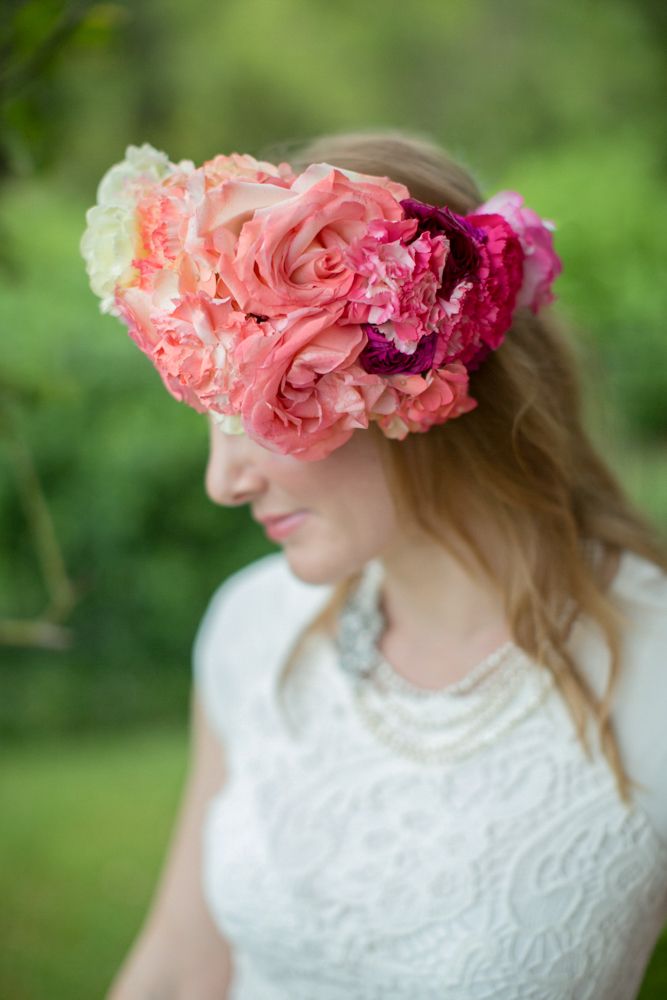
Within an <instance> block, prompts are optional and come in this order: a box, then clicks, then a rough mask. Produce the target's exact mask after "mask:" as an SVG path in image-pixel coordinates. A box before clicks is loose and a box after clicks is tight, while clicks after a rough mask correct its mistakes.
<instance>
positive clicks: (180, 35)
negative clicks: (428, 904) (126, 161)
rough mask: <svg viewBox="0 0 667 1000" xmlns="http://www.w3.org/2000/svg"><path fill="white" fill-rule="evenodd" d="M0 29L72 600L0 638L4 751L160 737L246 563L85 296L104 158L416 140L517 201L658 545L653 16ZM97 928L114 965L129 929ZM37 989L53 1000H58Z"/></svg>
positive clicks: (27, 380) (15, 264)
mask: <svg viewBox="0 0 667 1000" xmlns="http://www.w3.org/2000/svg"><path fill="white" fill-rule="evenodd" d="M0 15H1V16H0V265H1V271H0V336H1V342H2V350H1V353H0V393H3V392H4V393H6V394H10V395H11V397H12V398H13V399H18V400H19V406H20V411H19V412H20V419H21V426H22V428H23V432H24V435H25V438H26V440H27V441H28V443H29V446H30V449H31V451H32V454H33V456H34V460H35V463H36V467H37V470H38V473H39V476H40V478H41V482H42V485H43V488H44V492H45V495H46V498H47V500H48V503H49V506H50V509H51V513H52V516H53V519H54V522H55V528H56V531H57V535H58V538H59V540H60V543H61V546H62V549H63V554H64V557H65V562H66V565H67V567H68V571H69V574H70V576H71V578H72V580H73V582H74V585H75V587H76V590H77V593H78V601H77V604H76V606H75V609H74V611H73V613H72V615H71V619H70V621H69V622H68V624H69V625H71V628H72V630H73V635H74V642H73V645H72V646H71V648H69V649H67V650H64V651H60V652H55V651H46V650H39V649H30V648H18V647H16V648H13V647H9V646H5V647H3V646H0V735H2V736H3V737H5V738H6V739H9V738H12V739H13V740H14V741H15V742H16V743H17V747H16V750H15V752H16V753H17V754H20V753H21V750H20V743H22V742H23V741H24V738H25V737H27V736H28V737H32V735H33V734H35V733H40V734H42V735H48V734H59V733H60V734H62V733H70V734H74V733H76V734H82V738H83V737H85V733H86V731H88V732H89V733H91V734H92V733H94V732H98V733H99V731H100V730H101V729H104V728H105V727H106V728H108V729H109V730H113V731H114V732H118V730H119V727H127V728H130V727H138V726H140V725H141V726H143V725H145V724H146V723H149V722H150V723H158V724H161V723H173V724H175V725H176V726H178V727H182V726H183V725H184V723H185V715H186V704H187V697H188V692H189V688H190V682H191V673H190V648H191V642H192V637H193V634H194V630H195V628H196V625H197V622H198V620H199V618H200V616H201V614H202V612H203V609H204V606H205V604H206V601H207V599H208V597H209V595H210V593H211V592H212V590H213V588H214V587H215V585H216V584H217V583H218V582H219V581H220V580H222V579H223V578H224V577H225V576H226V575H227V574H228V573H229V572H230V571H232V570H233V569H235V568H236V567H238V566H240V565H242V564H244V563H246V562H247V561H248V560H250V559H252V558H255V557H256V556H258V555H260V554H262V553H263V552H266V551H268V550H269V549H270V548H271V546H270V545H269V544H268V543H267V542H266V540H265V539H264V538H263V536H262V535H261V534H260V533H259V531H258V529H257V528H256V526H254V525H253V524H252V523H251V522H250V520H249V518H248V515H247V512H245V511H242V510H221V509H217V508H215V507H214V506H213V505H212V504H211V503H210V502H209V501H208V500H207V498H206V497H205V494H204V490H203V474H204V466H205V461H206V448H207V441H206V425H205V421H204V418H203V417H201V416H200V415H198V414H196V413H194V412H193V411H190V410H189V409H187V408H186V407H184V406H178V405H177V404H176V403H174V401H173V400H172V399H171V398H170V397H169V396H168V395H167V393H166V392H165V391H164V389H163V387H162V385H161V383H160V380H159V377H158V376H157V374H156V373H155V372H154V371H153V369H152V368H151V366H150V364H149V363H148V362H147V361H146V359H144V358H143V357H142V356H141V355H140V354H139V352H138V351H137V349H136V348H135V346H134V345H133V344H132V343H131V342H130V341H129V338H127V336H126V335H125V333H124V330H123V328H122V327H121V326H120V324H119V323H118V322H117V321H115V320H113V319H112V318H109V317H104V316H101V315H100V313H99V311H98V308H97V300H96V299H95V297H94V296H93V295H92V293H91V292H90V291H89V289H88V286H87V279H86V275H85V271H84V266H83V262H82V260H81V258H80V256H79V252H78V241H79V238H80V236H81V233H82V231H83V228H84V224H85V223H84V214H85V210H86V208H87V207H88V206H90V205H91V204H93V202H94V199H95V187H96V184H97V182H98V181H99V179H100V177H101V176H102V174H103V173H104V172H105V171H106V170H107V169H108V167H109V166H110V165H111V164H112V163H114V162H116V161H118V160H120V159H122V157H123V155H124V150H125V147H126V145H127V144H129V143H134V144H141V143H142V142H145V141H147V142H150V143H152V144H153V145H155V146H156V147H157V148H160V149H164V150H165V151H166V152H167V153H168V154H169V156H170V157H171V159H173V160H178V159H181V158H191V159H194V160H195V161H201V160H203V159H205V158H207V157H210V156H213V155H215V154H216V153H218V152H231V151H232V150H238V151H248V152H253V153H255V154H259V155H262V154H265V153H266V154H272V153H273V152H274V151H276V149H277V150H278V152H279V147H280V144H281V143H284V142H286V141H294V140H299V139H303V138H308V137H310V136H312V135H315V134H318V133H322V132H329V131H336V130H343V129H357V128H369V127H370V128H382V127H388V128H392V129H393V128H402V129H406V130H408V131H410V132H417V133H419V134H425V135H428V136H430V137H433V138H435V139H437V140H439V141H440V142H441V143H442V144H443V145H444V146H445V147H447V148H448V149H449V150H450V151H451V152H453V153H454V154H455V155H457V156H458V158H459V159H460V160H462V161H463V162H464V163H465V164H466V165H468V166H469V167H470V168H471V169H472V171H473V173H474V174H475V176H476V177H477V179H478V180H479V181H480V184H481V186H482V188H483V189H484V190H485V191H486V192H487V194H489V195H490V194H492V193H493V192H494V191H497V190H499V189H501V188H505V187H510V188H516V189H517V190H520V191H521V192H523V193H524V194H525V196H526V200H527V202H528V204H529V205H531V206H532V207H534V208H535V209H536V210H537V211H539V212H540V213H541V214H543V215H544V216H546V217H550V218H553V219H554V220H555V221H556V223H557V235H556V240H557V248H558V250H559V252H560V254H561V256H562V258H563V260H564V265H565V271H564V274H563V276H562V278H561V279H560V280H559V282H558V286H557V291H558V293H559V302H558V306H557V308H558V309H559V310H560V312H561V313H562V314H563V315H564V316H565V317H566V319H567V320H568V322H569V324H570V327H571V330H572V336H573V337H574V338H575V340H576V341H577V342H578V344H579V345H580V347H581V351H582V359H583V361H584V363H585V366H586V373H585V375H586V379H587V386H588V397H587V408H588V414H589V421H590V426H591V428H592V431H593V433H594V435H595V436H596V438H597V440H598V442H599V444H600V447H601V449H602V450H603V451H604V454H605V455H606V457H607V458H608V460H609V462H610V463H611V464H612V466H613V467H614V468H615V469H616V470H617V471H618V472H619V473H620V475H621V477H622V479H623V481H624V482H625V484H626V485H627V488H628V490H629V492H630V493H631V494H632V495H633V496H634V497H635V499H636V500H637V502H638V504H639V505H640V506H641V507H643V509H644V510H646V511H647V512H648V513H649V514H650V515H651V516H652V517H653V518H654V519H655V521H656V522H657V523H659V524H660V525H662V526H663V527H664V528H665V529H666V530H667V448H665V443H666V441H667V406H666V405H665V398H666V394H667V337H665V322H664V317H665V315H666V314H667V291H666V287H667V283H665V281H664V273H663V272H664V261H665V260H666V259H667V199H666V197H665V180H666V175H667V156H666V149H667V144H666V141H665V140H666V138H667V124H666V122H667V119H665V116H664V96H665V81H666V80H667V25H666V23H665V13H664V8H663V5H660V4H658V3H657V2H653V0H634V2H630V0H627V2H626V0H608V2H607V3H605V4H604V5H602V4H600V3H596V2H593V0H581V2H576V3H575V2H574V0H569V2H565V3H560V4H553V3H550V2H548V0H514V2H512V3H511V4H510V3H505V2H498V0H448V2H447V3H443V2H442V0H421V2H420V3H415V4H405V3H399V2H398V0H395V2H387V3H385V4H382V5H377V4H371V3H368V2H363V0H362V2H359V0H357V2H354V3H352V2H351V0H337V2H336V3H331V2H329V0H226V2H225V3H220V4H212V3H210V2H205V0H189V2H188V3H187V4H185V3H182V2H181V0H179V2H176V0H144V2H143V3H141V4H139V3H130V2H126V3H120V2H116V3H114V2H111V3H91V2H90V0H88V2H83V3H61V2H56V0H28V2H17V0H3V7H2V10H0ZM54 31H56V32H59V33H60V34H59V35H58V38H57V40H56V43H55V44H53V43H52V41H51V40H52V39H53V34H54ZM276 155H277V154H276ZM5 431H6V428H5V427H4V425H2V424H0V551H1V556H0V618H3V617H6V618H30V617H32V616H35V615H38V614H39V613H40V610H41V609H42V607H43V605H44V603H45V594H44V588H43V583H42V581H41V579H40V574H39V567H38V565H37V562H36V558H35V552H34V544H33V539H32V538H31V535H30V532H29V530H28V525H27V522H26V518H25V512H24V510H23V509H22V506H21V502H20V496H19V492H18V489H17V484H16V481H15V476H14V473H13V468H12V465H11V462H10V457H9V451H8V449H7V448H6V447H5V446H4V445H5V444H6V436H5V438H3V434H4V433H5ZM18 759H19V758H17V760H18ZM31 766H32V765H31ZM17 773H18V772H17ZM31 773H33V772H31ZM39 780H40V779H38V778H37V777H35V778H34V781H35V787H38V786H39ZM82 780H83V779H82ZM83 784H84V787H85V782H84V783H83ZM164 815H165V816H166V815H167V813H166V812H165V814H164ZM25 822H27V820H25ZM20 829H22V828H19V827H17V828H16V830H15V834H16V837H17V838H19V839H20V837H21V836H22V834H21V833H20ZM65 841H66V834H65V833H63V844H65ZM17 843H18V840H17ZM155 845H157V841H156V842H155ZM155 845H154V848H153V850H155V849H157V848H156V846H155ZM109 849H110V850H112V848H109ZM10 854H11V852H10ZM64 856H65V857H66V856H67V854H66V851H65V855H64ZM67 863H68V862H67ZM88 885H90V883H88ZM84 891H85V889H82V892H84ZM147 891H148V883H147V884H146V892H147ZM7 892H8V893H9V895H10V898H11V892H12V890H11V887H10V888H9V889H7ZM142 898H144V897H142ZM80 912H81V915H82V916H81V925H83V923H84V913H85V906H84V907H82V908H81V911H80ZM49 919H50V918H49ZM85 919H88V918H87V917H86V918H85ZM135 919H136V920H138V919H139V909H137V910H133V911H132V916H131V917H130V920H131V921H132V920H135ZM120 922H121V918H120V915H119V918H118V925H116V933H117V935H118V936H117V938H116V940H117V941H118V948H119V949H120V947H121V944H122V945H123V946H124V945H125V944H126V943H129V940H130V937H131V932H133V930H134V927H126V928H125V931H124V934H125V938H123V933H122V932H121V931H120ZM17 947H18V946H17ZM109 961H112V960H111V959H109ZM48 968H49V967H48V963H47V965H44V966H43V967H42V971H43V974H44V976H45V977H46V980H48V976H49V975H50V973H49V972H48ZM656 975H658V973H656ZM62 978H63V984H64V985H63V986H62V992H58V993H57V995H63V996H71V995H73V994H72V989H73V985H72V983H73V982H74V980H72V979H68V978H67V976H64V977H62ZM46 980H45V981H46ZM19 981H20V982H22V983H23V984H24V985H23V987H21V989H19V987H18V984H19ZM83 981H84V980H83V979H82V980H80V982H83ZM11 982H12V984H13V985H12V995H13V996H15V997H17V998H19V997H20V996H25V997H33V996H41V995H46V994H43V993H41V992H40V989H41V988H42V987H40V986H37V985H35V986H34V988H32V991H31V988H29V987H28V986H26V985H25V982H26V980H21V979H20V977H17V978H16V979H13V980H11ZM86 982H88V980H86ZM655 982H656V983H657V982H658V980H657V979H656V980H655ZM662 983H663V986H664V979H663V981H662ZM87 989H88V988H87ZM656 989H659V987H656ZM645 991H646V992H645V993H643V994H642V996H645V997H648V996H649V995H651V994H650V983H648V980H647V985H646V986H645ZM50 995H52V996H56V993H52V994H50ZM86 995H91V994H89V993H88V992H87V994H86ZM653 995H655V996H656V997H657V996H658V995H660V994H659V993H658V992H655V993H654V994H653Z"/></svg>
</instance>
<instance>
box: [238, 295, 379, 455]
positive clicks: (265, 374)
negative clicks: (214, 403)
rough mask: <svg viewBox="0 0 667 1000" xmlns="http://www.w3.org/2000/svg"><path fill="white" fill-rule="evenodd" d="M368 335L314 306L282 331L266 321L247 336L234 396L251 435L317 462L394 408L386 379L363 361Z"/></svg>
mask: <svg viewBox="0 0 667 1000" xmlns="http://www.w3.org/2000/svg"><path fill="white" fill-rule="evenodd" d="M265 327H268V328H269V330H270V331H271V332H270V333H269V334H268V335H267V334H266V333H265V332H264V328H265ZM365 339H366V338H365V336H364V334H363V332H362V330H361V328H360V327H358V326H355V325H350V324H348V325H346V326H340V325H339V324H337V323H336V322H333V323H331V324H328V323H327V322H326V321H324V322H323V318H322V315H321V314H320V313H311V312H308V311H307V310H302V311H301V312H300V313H298V314H296V315H295V316H293V317H290V320H289V323H287V322H286V321H285V322H284V323H283V324H282V328H280V329H277V328H275V327H273V328H272V327H271V324H264V323H262V324H260V330H259V331H257V332H256V333H254V334H251V335H249V336H244V337H243V338H242V339H240V340H239V341H238V342H237V345H236V348H235V352H234V362H235V364H236V365H237V370H238V375H239V378H238V382H237V387H236V390H235V395H234V394H232V397H231V401H232V404H233V405H234V407H235V408H237V409H238V410H239V412H240V413H241V416H242V421H243V426H244V428H245V430H246V432H247V433H248V434H249V435H250V437H252V438H253V439H255V440H257V441H258V442H259V443H260V444H262V445H264V446H265V447H267V448H269V449H271V450H272V451H277V452H282V453H289V454H293V455H297V456H298V457H299V458H301V459H303V460H305V461H314V460H317V459H319V458H324V457H325V455H328V454H329V452H331V451H333V450H334V448H337V447H339V445H341V444H343V443H344V442H345V441H346V440H347V439H348V438H349V437H350V436H351V435H352V433H353V432H354V430H355V429H356V428H359V427H363V428H365V427H368V420H369V413H370V412H371V411H373V410H374V408H379V410H380V411H383V408H385V409H387V408H391V407H392V406H393V405H394V403H393V395H394V394H392V393H391V392H390V391H389V392H388V390H387V386H386V384H385V382H384V380H383V379H381V378H379V377H378V376H377V375H369V374H367V373H366V372H364V370H363V369H362V368H361V367H360V366H359V365H358V364H356V358H357V357H358V355H359V352H360V351H361V349H362V347H363V345H364V343H365Z"/></svg>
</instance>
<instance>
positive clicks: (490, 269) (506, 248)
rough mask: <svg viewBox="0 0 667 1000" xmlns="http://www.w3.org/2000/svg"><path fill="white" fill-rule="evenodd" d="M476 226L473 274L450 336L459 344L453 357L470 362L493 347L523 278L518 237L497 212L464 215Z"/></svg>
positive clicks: (507, 320) (507, 322) (508, 318)
mask: <svg viewBox="0 0 667 1000" xmlns="http://www.w3.org/2000/svg"><path fill="white" fill-rule="evenodd" d="M466 221H467V222H468V223H469V224H470V225H472V226H474V227H476V228H477V229H479V231H480V232H481V233H482V240H481V241H480V242H479V243H478V244H477V249H478V251H479V261H478V264H477V270H476V274H475V275H474V277H473V278H471V279H470V280H468V281H466V282H465V288H464V290H463V292H462V295H461V299H460V303H459V304H458V308H457V313H456V315H455V316H454V317H453V320H452V327H453V336H454V337H455V338H456V340H457V341H458V342H459V343H460V344H461V349H460V351H459V353H458V354H457V356H456V360H458V361H462V362H463V363H464V364H468V362H473V363H474V359H475V357H476V356H479V355H480V352H484V351H486V350H496V349H497V348H498V347H500V345H501V344H502V342H503V340H504V337H505V333H506V332H507V330H509V328H510V325H511V322H512V314H513V311H514V308H515V304H516V297H517V294H518V292H519V289H520V287H521V281H522V278H523V256H524V255H523V250H522V249H521V243H520V242H519V237H518V236H517V234H516V233H515V232H514V230H513V229H512V227H511V226H510V224H509V223H508V222H507V221H506V220H505V219H503V218H502V216H500V215H486V214H484V215H482V214H474V215H467V216H466Z"/></svg>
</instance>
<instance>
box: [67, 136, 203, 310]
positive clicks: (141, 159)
mask: <svg viewBox="0 0 667 1000" xmlns="http://www.w3.org/2000/svg"><path fill="white" fill-rule="evenodd" d="M192 170H194V164H193V163H192V162H191V161H189V160H183V161H181V163H179V164H174V163H171V162H170V161H169V159H168V158H167V155H166V153H161V152H160V151H159V150H157V149H154V148H153V147H152V146H150V145H149V144H148V143H144V145H143V146H128V147H127V149H126V151H125V159H124V160H123V161H122V162H121V163H116V164H114V165H113V167H110V169H109V170H107V172H106V174H105V175H104V177H103V178H102V180H101V181H100V183H99V186H98V188H97V204H96V205H94V206H93V208H89V209H88V211H87V212H86V230H85V232H84V234H83V236H82V237H81V243H80V250H81V255H82V256H83V258H84V260H85V262H86V271H87V272H88V277H89V279H90V287H91V289H92V290H93V292H94V293H95V294H96V295H98V296H99V297H100V299H101V302H100V310H101V311H102V312H106V313H113V314H115V312H116V309H115V306H114V291H115V289H116V287H117V286H118V285H120V286H124V285H128V284H129V283H130V282H131V281H132V279H133V277H134V276H135V271H134V268H133V267H132V261H133V260H134V259H135V257H136V256H137V252H138V250H139V247H138V245H137V244H138V228H137V220H136V207H137V202H138V201H139V198H140V197H141V195H142V193H143V192H144V191H145V189H146V188H147V187H148V186H150V185H151V184H159V183H160V181H162V180H164V178H165V177H168V176H169V175H170V174H173V173H175V172H176V171H182V172H184V173H189V172H190V171H192Z"/></svg>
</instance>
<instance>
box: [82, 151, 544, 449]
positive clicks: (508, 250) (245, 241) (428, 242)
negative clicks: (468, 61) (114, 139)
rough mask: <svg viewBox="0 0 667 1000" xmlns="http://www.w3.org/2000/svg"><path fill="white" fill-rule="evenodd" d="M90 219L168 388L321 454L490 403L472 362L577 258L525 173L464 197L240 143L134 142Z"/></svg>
mask: <svg viewBox="0 0 667 1000" xmlns="http://www.w3.org/2000/svg"><path fill="white" fill-rule="evenodd" d="M86 221H87V229H86V231H85V233H84V235H83V237H82V240H81V252H82V254H83V256H84V258H85V260H86V266H87V271H88V275H89V277H90V284H91V288H92V289H93V291H94V292H95V293H96V294H97V295H99V296H100V298H101V300H102V301H101V303H100V308H101V310H102V312H108V313H111V314H113V315H115V316H118V317H119V318H120V319H121V320H122V321H123V323H124V324H125V325H126V326H127V328H128V330H129V333H130V336H131V337H132V338H133V340H134V341H135V342H136V343H137V344H138V346H139V347H140V348H141V350H142V351H143V352H144V353H145V354H147V355H148V357H149V358H150V359H151V361H152V362H153V364H154V365H155V367H156V368H157V370H158V372H159V373H160V375H161V377H162V379H163V381H164V384H165V386H166V387H167V389H168V390H169V392H170V393H171V394H172V395H173V396H175V398H176V399H179V400H182V401H183V402H185V403H188V404H189V405H190V406H192V407H194V408H195V409H196V410H198V411H199V412H207V411H210V412H211V413H212V414H213V416H214V417H215V419H216V420H217V421H218V423H220V425H221V426H222V428H223V429H224V430H226V431H228V432H230V433H236V432H241V431H245V432H246V433H247V434H248V435H249V436H250V437H252V438H253V439H254V440H256V441H258V442H259V443H261V444H262V445H264V446H265V447H267V448H269V449H271V450H272V451H276V452H282V453H285V454H291V455H294V456H296V457H297V458H299V459H303V460H306V461H310V460H315V459H319V458H323V457H325V456H326V455H328V454H329V453H330V452H331V451H333V450H334V449H335V448H337V447H339V446H340V445H342V444H344V443H345V441H347V440H348V439H349V438H350V436H351V435H352V433H353V432H354V430H355V429H357V428H367V427H368V425H369V422H370V421H375V422H376V423H378V424H379V426H380V428H381V430H382V431H383V433H384V434H385V435H386V436H387V437H392V438H404V437H405V435H406V434H408V433H409V432H413V431H425V430H428V428H429V427H431V426H433V425H434V424H439V423H443V422H444V421H446V420H449V419H451V418H453V417H457V416H459V415H461V414H463V413H466V412H468V411H469V410H472V409H474V408H475V407H476V406H477V402H476V400H474V399H473V398H472V397H471V396H470V395H469V394H468V380H469V372H471V371H473V370H475V369H476V368H477V367H478V366H479V365H480V364H481V363H482V361H483V360H484V358H485V357H486V355H487V354H488V353H489V352H490V351H493V350H496V349H497V348H498V347H499V346H500V345H501V344H502V342H503V339H504V337H505V334H506V332H507V331H508V330H509V328H510V325H511V322H512V317H513V314H514V311H515V309H517V308H522V307H527V308H528V309H530V310H532V311H533V312H534V313H535V312H537V311H538V310H539V309H540V308H541V307H542V306H544V305H547V304H548V303H550V302H551V301H552V300H553V294H552V291H551V285H552V283H553V281H554V279H555V278H556V277H557V275H558V274H559V273H560V270H561V263H560V260H559V258H558V256H557V255H556V253H555V252H554V249H553V241H552V234H551V231H552V230H553V228H554V227H553V223H551V222H548V221H545V220H542V219H540V218H539V216H538V215H536V214H535V212H533V211H532V210H531V209H529V208H526V207H524V204H523V199H522V197H521V196H520V195H518V194H516V193H515V192H511V191H504V192H502V193H500V194H497V195H496V196H495V197H493V198H491V200H490V201H487V202H485V203H484V204H483V205H481V206H480V207H479V208H478V209H477V211H475V212H474V213H472V214H470V215H465V216H462V215H457V214H456V213H455V212H453V211H451V210H450V209H449V208H448V207H447V206H435V205H428V204H425V203H423V202H421V201H417V200H416V199H415V198H412V197H411V196H410V192H409V191H408V190H407V188H406V187H404V185H403V184H398V183H396V182H394V181H391V180H389V179H388V178H386V177H374V176H369V175H366V174H359V173H354V172H352V171H349V170H342V169H339V168H336V167H332V166H330V165H329V164H326V163H314V164H312V165H311V166H309V167H307V169H306V170H304V171H303V172H302V173H299V174H295V173H294V172H293V171H292V169H291V168H290V167H289V166H288V165H287V164H285V163H282V164H280V165H279V166H274V165H273V164H271V163H266V162H262V161H257V160H255V159H254V158H253V157H252V156H247V155H239V154H236V153H233V154H232V155H231V156H216V157H215V158H214V159H212V160H209V161H208V162H206V163H204V164H203V165H202V166H201V167H198V168H196V167H195V166H194V164H193V163H191V162H190V161H182V162H181V163H177V164H174V163H171V162H170V161H169V160H168V158H167V157H166V155H165V154H164V153H160V152H158V151H157V150H155V149H153V148H152V147H151V146H149V145H144V146H141V147H140V148H138V147H136V146H129V147H128V149H127V152H126V155H125V159H124V160H123V162H122V163H118V164H116V165H115V166H113V167H111V169H110V170H109V171H108V172H107V173H106V174H105V176H104V177H103V179H102V181H101V183H100V186H99V189H98V192H97V205H95V206H94V207H93V208H91V209H89V211H88V213H87V215H86Z"/></svg>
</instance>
